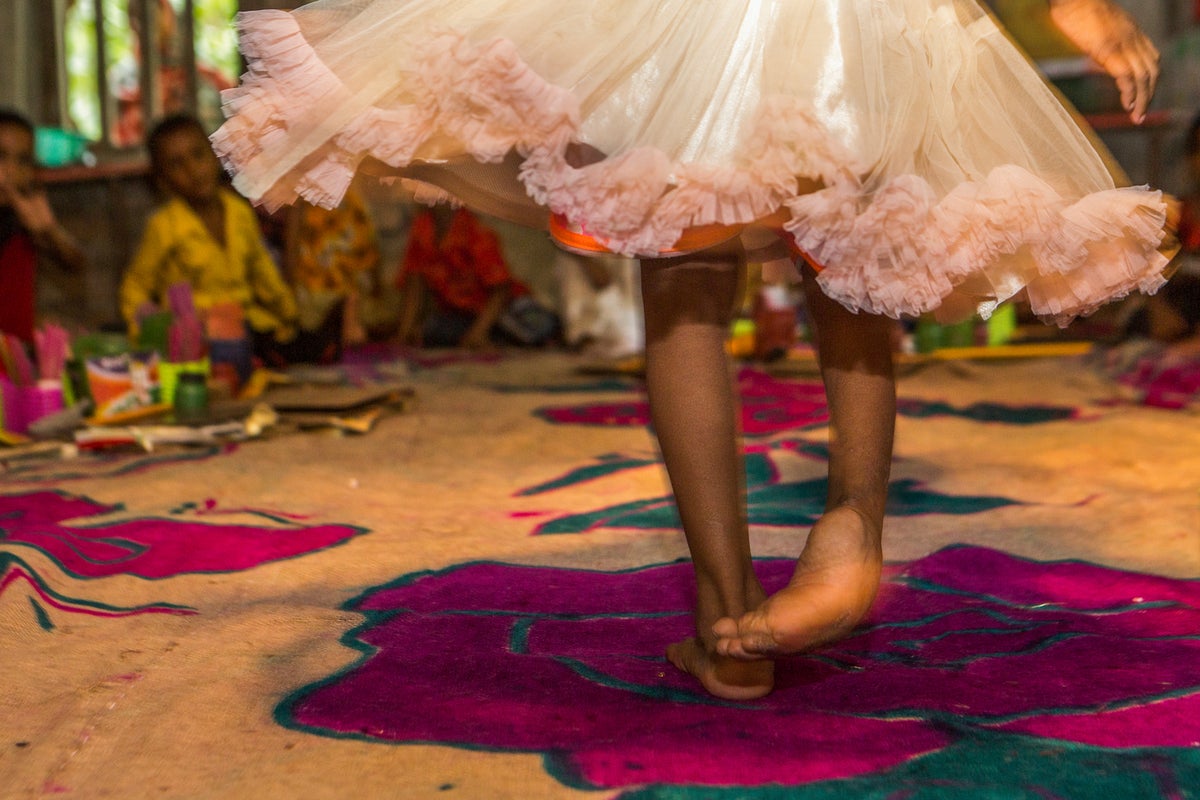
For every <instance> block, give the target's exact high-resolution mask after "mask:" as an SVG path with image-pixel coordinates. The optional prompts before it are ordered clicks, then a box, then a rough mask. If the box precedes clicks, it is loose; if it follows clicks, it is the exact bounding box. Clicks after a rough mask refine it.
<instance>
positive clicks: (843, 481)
mask: <svg viewBox="0 0 1200 800" xmlns="http://www.w3.org/2000/svg"><path fill="white" fill-rule="evenodd" d="M804 288H805V298H806V302H807V304H808V311H809V314H810V316H811V318H812V320H813V323H814V326H815V328H816V336H817V353H818V356H819V359H820V366H821V377H822V379H823V380H824V382H825V391H826V395H827V397H828V401H829V414H830V457H829V494H828V496H827V498H826V503H825V513H824V515H823V516H822V517H821V519H820V520H818V522H817V524H816V525H814V526H813V529H812V531H811V532H810V533H809V536H808V541H807V542H806V543H805V546H804V550H803V552H802V553H801V554H800V558H799V560H798V561H797V563H796V570H795V572H794V573H793V575H792V579H791V581H790V582H789V583H788V585H787V586H786V587H785V588H784V589H782V590H780V591H779V592H777V593H776V594H774V595H772V596H771V597H770V598H768V599H767V601H766V602H764V603H763V604H762V605H761V606H760V607H758V608H757V609H755V610H753V611H751V612H750V613H748V614H743V615H742V616H741V617H737V616H732V615H731V616H730V617H729V618H726V619H722V620H720V621H719V622H718V623H717V625H716V629H715V630H716V633H717V636H718V644H717V650H718V652H720V653H721V654H724V655H729V656H733V657H736V658H750V659H754V658H761V657H763V656H768V655H771V654H779V653H795V652H799V651H803V650H807V649H810V648H812V647H816V646H817V645H820V644H822V643H824V642H829V641H832V640H835V639H839V638H841V637H843V636H845V635H846V634H848V633H849V632H850V631H851V630H852V629H853V628H854V626H855V625H857V624H858V623H859V622H860V621H861V620H862V618H863V617H864V616H865V615H866V613H867V611H868V610H869V609H870V607H871V603H872V602H873V601H874V599H875V592H876V590H877V589H878V587H879V576H880V570H881V566H882V563H883V553H882V531H883V516H884V507H885V505H886V503H887V486H888V475H889V472H890V469H891V461H892V438H893V433H894V431H895V418H896V382H895V376H894V373H893V368H892V344H891V343H892V332H893V327H894V326H895V322H894V321H892V320H890V319H887V318H885V317H877V316H872V315H869V314H862V313H860V314H853V313H851V312H849V311H847V310H846V309H845V308H843V307H842V306H841V305H839V304H838V303H836V302H834V301H833V300H830V299H829V298H828V297H826V296H825V294H824V293H823V292H821V290H820V288H819V287H818V286H817V283H816V278H815V276H814V275H813V274H812V272H811V270H808V269H806V270H805V274H804Z"/></svg>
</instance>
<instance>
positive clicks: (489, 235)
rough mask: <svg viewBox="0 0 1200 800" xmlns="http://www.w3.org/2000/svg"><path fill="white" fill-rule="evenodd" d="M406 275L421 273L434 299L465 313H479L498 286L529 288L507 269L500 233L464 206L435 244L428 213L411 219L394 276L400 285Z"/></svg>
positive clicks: (518, 290)
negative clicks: (406, 245)
mask: <svg viewBox="0 0 1200 800" xmlns="http://www.w3.org/2000/svg"><path fill="white" fill-rule="evenodd" d="M411 273H416V274H417V275H420V276H421V278H422V279H423V280H424V281H425V284H426V286H428V287H429V290H430V292H432V293H433V295H434V296H435V297H436V298H437V300H438V302H439V303H441V304H442V305H444V306H448V307H449V308H453V309H456V310H458V311H464V312H467V313H470V314H478V313H479V312H480V311H482V310H483V308H484V306H485V305H486V304H487V300H488V296H489V295H490V294H491V293H492V291H493V290H494V289H496V288H497V287H499V286H508V287H509V291H510V293H511V294H512V295H513V296H514V297H515V296H518V295H522V294H525V293H526V292H527V291H528V290H527V289H526V288H525V287H524V286H522V285H521V284H520V283H519V282H518V281H517V280H516V279H514V278H513V277H512V275H511V274H510V273H509V271H508V265H507V264H506V263H505V261H504V254H503V253H502V252H501V250H500V239H499V237H497V236H496V234H495V232H494V231H492V229H491V228H489V227H487V226H486V225H484V224H483V223H482V222H480V221H479V219H478V218H477V217H476V216H475V215H474V214H472V213H471V212H470V211H468V210H466V209H459V210H457V211H455V212H454V216H453V218H452V219H451V222H450V228H449V230H447V231H446V235H445V236H444V237H442V240H441V241H440V242H439V241H438V240H437V226H436V224H435V223H434V215H433V212H431V211H423V212H422V213H421V214H419V215H418V216H417V218H416V219H415V220H413V224H412V230H411V231H409V238H408V249H407V250H406V251H405V253H404V262H403V263H402V264H401V268H400V274H399V276H398V280H399V282H400V285H401V286H403V284H404V280H405V278H407V277H408V275H409V274H411Z"/></svg>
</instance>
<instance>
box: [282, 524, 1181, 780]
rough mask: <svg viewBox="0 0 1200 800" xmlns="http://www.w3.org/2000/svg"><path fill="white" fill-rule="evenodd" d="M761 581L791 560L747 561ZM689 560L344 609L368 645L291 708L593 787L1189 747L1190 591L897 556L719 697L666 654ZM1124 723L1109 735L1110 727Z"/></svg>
mask: <svg viewBox="0 0 1200 800" xmlns="http://www.w3.org/2000/svg"><path fill="white" fill-rule="evenodd" d="M757 567H758V569H759V571H760V575H761V577H762V578H763V581H764V584H765V585H766V586H767V587H768V590H770V589H771V588H773V587H778V586H780V585H781V584H782V583H784V582H786V580H787V578H788V576H789V574H790V572H791V567H792V565H791V563H789V562H788V561H786V560H771V561H763V562H758V563H757ZM690 581H691V575H690V567H689V566H688V565H686V564H672V565H667V566H657V567H649V568H645V569H638V570H633V571H628V572H619V573H609V572H589V571H583V570H566V569H550V568H540V567H526V566H515V565H508V564H495V563H478V564H468V565H465V566H462V567H459V568H452V569H448V570H444V571H441V572H437V573H422V574H416V575H412V576H409V577H407V578H403V579H401V580H399V581H397V582H395V583H394V584H390V585H388V586H384V587H381V588H379V589H376V590H372V591H370V592H368V593H367V594H366V595H364V596H363V597H362V598H360V599H359V600H357V601H355V602H353V603H351V604H350V605H349V607H350V608H351V609H353V610H357V611H360V612H363V613H365V614H366V615H367V622H366V623H365V624H364V625H363V626H362V627H360V628H359V629H357V630H356V631H354V632H353V633H352V634H351V635H349V636H348V637H347V641H348V643H350V644H352V645H354V646H356V647H360V648H362V649H363V650H364V652H365V653H366V655H364V657H363V659H362V660H361V661H360V662H359V663H358V664H356V665H354V666H353V667H351V668H349V669H347V670H346V671H345V672H344V673H342V674H340V675H338V676H334V677H333V678H330V679H328V680H326V681H322V682H321V683H320V684H317V685H315V686H312V687H309V688H308V689H305V690H303V691H301V692H299V693H298V694H297V695H296V696H295V697H294V698H293V699H292V700H290V701H289V702H288V703H287V704H285V706H284V708H283V709H282V712H283V714H282V716H283V717H284V718H285V719H287V720H288V721H289V722H291V723H293V724H295V725H298V726H302V727H305V728H307V729H315V730H318V731H323V732H329V733H331V734H335V735H347V734H356V735H361V736H366V737H370V738H378V739H384V740H390V741H404V742H436V743H445V744H457V745H462V746H468V747H482V748H489V749H497V750H513V751H533V752H542V753H545V754H546V755H547V757H548V758H549V759H550V761H551V763H552V769H554V770H556V771H562V772H563V773H564V774H567V775H570V776H571V778H572V780H574V781H577V782H580V783H582V784H584V785H588V786H595V787H619V786H629V785H642V784H652V783H668V784H709V785H724V784H730V785H736V784H737V783H738V782H740V781H743V780H745V779H746V776H753V780H754V781H755V783H756V784H757V783H763V784H770V783H782V784H798V783H804V782H809V781H815V780H827V779H835V778H841V777H850V776H854V775H862V774H865V773H869V772H874V771H876V770H879V769H884V768H886V767H888V766H891V765H895V764H898V763H901V762H903V761H905V760H907V759H909V758H912V757H914V756H916V755H919V754H922V753H928V752H931V751H934V750H937V749H940V748H942V747H945V746H947V745H949V744H950V743H951V742H952V741H953V740H954V738H955V737H956V736H958V735H961V734H958V733H955V731H969V730H971V729H974V730H1019V731H1022V732H1026V733H1029V734H1032V735H1044V736H1053V737H1056V738H1066V739H1069V740H1073V741H1078V742H1083V743H1101V744H1104V743H1109V742H1115V741H1117V736H1118V734H1119V733H1120V736H1121V738H1120V740H1119V741H1120V745H1121V746H1124V747H1137V746H1143V745H1144V746H1173V745H1179V746H1188V745H1189V744H1190V743H1193V742H1196V741H1197V740H1200V713H1196V712H1197V702H1198V700H1197V698H1200V673H1198V672H1197V670H1196V669H1195V665H1196V664H1197V663H1200V609H1198V608H1197V598H1198V597H1200V592H1198V591H1197V589H1198V586H1197V582H1195V581H1183V580H1171V579H1166V578H1158V577H1150V576H1146V575H1139V574H1136V573H1129V572H1122V571H1119V570H1112V569H1106V568H1102V567H1097V566H1094V565H1089V564H1083V563H1038V562H1033V561H1027V560H1023V559H1019V558H1014V557H1012V556H1009V555H1006V554H1003V553H999V552H996V551H992V550H987V549H983V548H975V547H955V548H950V549H947V550H943V551H940V552H938V553H935V554H933V555H931V556H928V557H926V558H924V559H921V560H919V561H915V562H912V563H910V564H907V565H899V566H893V567H890V568H889V569H888V570H887V572H886V575H885V584H884V587H883V590H882V591H881V593H880V599H879V601H878V602H877V604H876V607H875V608H874V609H873V611H872V613H871V616H870V619H869V620H868V622H867V624H866V625H865V626H864V627H863V628H862V629H861V630H860V631H859V632H858V633H856V635H854V636H852V637H851V638H849V639H846V640H844V641H843V642H840V643H838V644H836V645H833V646H831V647H828V648H825V649H823V650H821V651H820V652H818V653H815V654H811V655H808V656H804V657H795V658H790V659H784V660H782V661H781V662H780V664H779V668H778V673H777V688H776V691H775V692H774V693H773V694H771V695H770V696H769V697H767V698H765V699H764V700H761V701H758V702H754V703H744V704H732V703H722V702H719V701H717V700H714V699H713V698H711V697H709V696H707V695H705V694H704V693H703V692H702V691H700V690H699V689H698V687H697V686H696V685H695V683H694V682H693V681H692V680H691V679H690V678H688V677H686V676H684V675H681V674H680V673H678V672H677V671H676V670H674V668H672V667H671V666H670V665H668V664H667V662H666V661H665V660H664V658H663V656H662V651H663V647H664V645H665V644H667V643H669V642H671V641H675V640H678V639H681V638H684V637H686V636H687V635H689V633H690V630H691V618H690V613H689V612H688V608H689V606H690V599H689V594H690V589H689V586H690ZM1122 725H1124V726H1125V727H1124V728H1122V727H1121V726H1122Z"/></svg>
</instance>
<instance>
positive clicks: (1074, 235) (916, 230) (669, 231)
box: [213, 12, 1166, 324]
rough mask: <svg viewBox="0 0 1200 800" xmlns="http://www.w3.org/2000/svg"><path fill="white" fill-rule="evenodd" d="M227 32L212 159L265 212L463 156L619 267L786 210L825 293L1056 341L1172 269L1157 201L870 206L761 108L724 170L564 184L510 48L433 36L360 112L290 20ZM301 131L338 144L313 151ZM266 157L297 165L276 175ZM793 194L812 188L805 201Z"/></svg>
mask: <svg viewBox="0 0 1200 800" xmlns="http://www.w3.org/2000/svg"><path fill="white" fill-rule="evenodd" d="M239 22H240V24H241V32H242V46H243V51H244V53H245V55H246V58H247V60H248V62H249V64H250V69H249V72H248V73H247V75H246V76H245V79H244V81H243V84H242V86H241V87H239V88H238V89H234V90H231V91H229V92H227V93H226V94H225V95H224V97H223V99H224V101H225V105H226V111H227V114H229V115H230V117H231V118H230V120H229V121H228V122H227V123H226V124H225V125H224V126H223V127H222V128H221V129H220V131H218V132H217V133H216V134H215V135H214V137H213V143H214V146H215V148H216V150H217V152H218V154H219V155H220V156H221V158H222V159H223V160H224V161H225V163H226V164H227V166H228V167H229V168H230V169H231V170H232V171H233V172H234V173H235V174H236V175H237V178H236V185H237V186H238V188H239V189H240V190H241V191H243V193H245V194H247V196H249V197H251V198H252V199H255V200H257V201H259V202H262V203H264V204H266V205H268V206H271V207H274V206H279V205H282V204H286V203H290V202H292V201H294V200H295V198H296V196H297V195H300V196H303V197H305V198H306V199H308V200H310V201H312V202H314V203H317V204H319V205H325V206H332V205H336V204H337V202H339V201H340V198H341V196H342V195H343V194H344V192H345V190H346V188H347V187H348V185H349V183H350V180H351V178H352V177H353V175H354V173H355V171H356V169H357V167H358V165H359V163H360V161H361V160H362V159H363V158H364V157H366V156H371V157H374V158H376V159H379V160H380V161H382V162H384V163H386V164H388V165H390V166H391V167H393V168H396V169H397V170H402V169H403V168H404V167H407V166H409V165H410V164H413V163H414V162H430V163H436V162H437V161H439V160H444V159H445V158H447V157H450V156H457V155H459V154H463V153H465V154H468V155H470V156H472V157H474V158H475V159H477V160H478V161H481V162H498V161H501V160H502V159H504V157H505V156H506V154H508V153H509V152H516V153H518V154H519V155H520V156H522V157H523V159H524V160H523V163H522V164H521V167H520V172H519V177H520V180H521V181H522V183H523V184H524V185H525V188H526V190H527V191H528V194H529V195H530V197H531V198H532V199H533V200H534V201H536V202H537V203H539V204H541V205H543V206H546V207H547V208H549V209H550V210H551V211H553V212H554V213H557V214H562V215H564V216H565V217H567V218H568V219H569V220H571V221H572V222H573V223H575V224H577V225H579V226H580V227H581V228H582V229H584V230H586V231H588V232H589V233H590V234H591V235H593V236H595V237H596V238H598V239H600V240H602V241H604V242H605V244H606V245H607V246H608V247H609V248H610V249H612V250H614V251H615V252H618V253H623V254H626V255H633V256H636V255H643V256H644V255H653V254H657V253H660V252H663V251H665V250H668V249H669V248H671V247H672V245H674V244H675V243H676V241H678V239H679V237H680V235H681V234H682V233H683V231H684V230H685V229H687V228H689V227H692V226H696V225H707V224H713V223H716V224H724V225H736V224H750V223H753V222H754V221H755V220H758V219H761V218H763V217H766V216H768V215H770V214H772V213H774V212H775V211H777V210H778V209H780V208H784V207H786V208H787V209H788V210H789V211H790V212H791V215H792V219H791V221H790V222H789V223H788V224H787V226H786V227H787V229H788V231H789V232H790V233H791V234H792V235H793V236H794V237H795V239H796V242H797V244H798V245H799V246H800V248H801V249H802V250H804V251H805V252H806V253H808V254H809V255H811V256H812V257H813V258H814V259H815V260H817V261H818V262H820V263H821V264H823V265H825V270H824V271H823V272H822V273H821V282H822V284H823V286H824V288H825V290H826V291H827V292H828V293H829V294H830V295H831V296H833V297H835V298H836V299H838V300H839V301H840V302H842V303H843V304H845V305H847V306H848V307H851V308H854V309H861V310H865V311H869V312H873V313H882V314H887V315H890V316H899V315H902V314H909V315H912V314H921V313H925V312H927V311H931V310H933V309H936V308H938V307H939V306H941V305H942V304H943V302H944V301H945V300H946V298H948V297H950V296H951V295H952V294H954V293H956V292H962V291H963V290H965V289H968V287H969V291H971V292H973V293H977V294H978V296H979V298H980V299H981V300H986V298H989V297H991V298H998V299H1001V300H1002V299H1005V298H1006V297H1007V296H1009V295H1011V294H1013V293H1014V292H1016V291H1018V290H1019V289H1020V288H1021V287H1023V286H1024V287H1026V289H1027V291H1028V297H1029V300H1030V301H1031V303H1032V304H1033V308H1034V311H1035V313H1037V314H1039V315H1041V316H1043V317H1045V318H1048V319H1052V320H1055V321H1058V322H1060V323H1064V324H1065V322H1066V321H1069V320H1070V319H1071V318H1073V317H1075V316H1077V315H1080V314H1086V313H1089V312H1090V311H1092V310H1094V309H1095V308H1096V307H1098V306H1099V305H1101V304H1102V303H1104V302H1106V301H1108V300H1110V299H1112V298H1114V297H1119V296H1123V295H1125V294H1127V293H1129V292H1130V291H1133V290H1135V289H1137V290H1141V291H1149V292H1152V291H1154V290H1155V289H1157V288H1158V286H1160V285H1161V284H1162V283H1163V278H1162V274H1161V273H1162V270H1163V268H1164V267H1165V266H1166V259H1165V258H1164V257H1163V256H1162V255H1160V254H1159V253H1157V252H1156V249H1157V247H1158V246H1159V244H1160V242H1161V240H1162V237H1163V225H1164V223H1165V217H1166V209H1165V205H1164V203H1163V201H1162V198H1161V195H1160V194H1159V193H1158V192H1150V191H1146V190H1142V189H1115V190H1110V191H1103V192H1099V193H1096V194H1093V195H1090V196H1088V197H1084V198H1082V199H1080V200H1077V201H1074V202H1072V201H1069V200H1067V199H1064V198H1063V197H1061V196H1060V195H1059V194H1058V192H1057V191H1055V189H1054V188H1053V187H1051V186H1050V185H1049V184H1047V183H1046V182H1045V181H1043V180H1041V179H1040V178H1038V177H1036V176H1034V175H1032V174H1031V173H1029V172H1028V171H1026V170H1024V169H1022V168H1019V167H1016V166H1007V167H1000V168H997V169H996V170H994V171H993V172H992V173H991V174H990V175H988V176H987V177H986V178H985V179H983V180H981V181H978V182H968V183H964V184H961V185H960V186H958V187H956V188H955V189H954V190H953V191H951V192H950V193H949V194H947V195H946V196H944V197H942V198H941V199H940V200H939V199H938V197H937V196H936V194H935V193H934V191H933V190H932V189H931V188H930V187H929V186H928V184H926V183H925V181H924V180H923V179H922V178H920V177H917V176H913V175H906V176H900V177H897V178H895V179H893V180H891V181H890V182H889V183H887V184H886V185H884V186H881V187H874V189H873V191H872V192H867V191H865V190H864V188H863V186H862V185H861V183H860V182H859V180H858V178H857V177H856V176H858V175H862V174H865V173H866V171H867V170H866V168H865V166H864V165H860V164H857V163H855V161H854V158H853V157H852V155H851V154H850V153H849V152H848V151H846V150H845V149H844V148H842V147H841V146H840V145H839V144H838V143H837V142H836V141H835V140H834V139H833V138H832V137H830V136H829V135H828V133H827V132H826V131H825V130H824V128H823V127H822V125H821V124H820V122H819V120H818V119H817V118H816V117H815V116H814V115H813V114H812V113H811V112H810V111H809V110H808V109H805V108H802V107H799V106H798V105H797V104H796V103H794V102H792V101H790V100H786V99H774V100H769V101H767V102H765V103H764V104H763V109H762V110H761V112H760V116H759V118H758V120H757V124H756V125H755V127H754V129H753V131H752V132H751V135H750V136H749V137H748V139H747V143H746V146H745V150H744V153H743V154H742V156H741V158H740V159H738V160H735V163H732V164H728V165H719V166H718V165H705V164H679V163H672V162H671V161H670V159H669V158H667V157H666V156H665V155H664V154H663V153H661V152H659V151H657V150H655V149H653V148H649V147H644V148H638V149H635V150H631V151H629V152H625V153H622V154H619V155H616V156H613V157H610V158H606V159H604V160H602V161H599V162H596V163H593V164H590V165H587V166H583V167H575V166H572V165H571V164H570V163H568V161H567V156H566V154H567V151H568V147H569V146H570V145H571V144H572V143H573V142H574V141H576V139H577V132H578V130H579V109H578V104H577V102H576V100H575V98H574V97H573V96H572V95H571V94H570V92H568V91H566V90H565V89H562V88H560V87H557V86H554V85H552V84H550V83H548V82H547V81H545V80H544V79H543V78H541V77H540V76H539V75H537V74H536V73H535V72H534V71H533V70H532V69H531V68H530V67H529V66H528V65H527V64H525V62H524V61H522V60H521V58H520V56H519V54H518V53H517V50H516V47H515V45H513V44H512V43H511V42H508V41H506V40H502V39H496V40H491V41H487V42H482V43H474V42H471V41H468V40H467V39H465V38H464V37H463V36H461V35H460V34H458V33H455V32H453V31H443V32H438V33H436V34H435V35H433V36H432V37H430V38H428V39H426V40H424V44H423V49H422V50H421V51H420V53H418V54H417V56H416V58H415V59H414V60H413V61H412V62H411V63H412V65H413V70H412V72H410V73H405V74H404V76H403V79H404V96H403V98H402V99H394V98H392V97H389V92H390V91H392V90H394V88H395V87H394V85H393V86H389V87H385V88H381V89H380V90H379V92H378V94H379V96H378V97H370V98H368V99H367V101H366V102H365V103H364V102H363V101H362V100H361V99H359V105H358V106H355V105H354V104H353V102H350V101H351V93H350V91H349V90H348V89H347V88H346V87H345V86H343V85H342V84H341V82H340V81H339V80H338V78H337V77H336V76H335V75H334V74H333V73H332V72H331V71H329V70H328V69H327V68H326V67H325V66H324V65H323V64H322V63H321V61H320V59H319V57H318V56H317V54H316V53H315V52H314V51H313V50H312V48H311V47H310V46H309V44H308V43H307V42H306V41H305V40H304V37H303V35H302V33H301V32H300V30H299V28H298V27H297V25H296V23H295V21H294V20H293V18H292V17H291V16H290V15H289V14H287V13H285V12H257V13H254V14H247V15H241V16H240V17H239ZM391 80H392V81H393V83H394V82H395V81H397V80H399V78H398V77H397V76H392V78H391ZM389 101H391V102H389ZM331 108H332V109H338V108H350V109H351V111H349V112H346V113H348V114H349V116H348V118H347V119H346V120H345V121H344V122H341V121H340V120H334V123H337V122H341V124H340V125H339V124H334V123H331V122H330V119H329V116H330V115H329V112H327V111H326V109H331ZM355 108H363V109H364V110H359V111H355V110H353V109H355ZM335 113H336V112H335ZM309 130H318V131H320V130H332V131H333V133H331V134H330V135H328V136H326V135H320V134H319V135H317V139H316V140H315V141H311V142H308V141H306V140H305V138H304V137H305V135H306V134H305V131H309ZM306 150H307V151H308V152H307V154H304V152H305V151H306ZM280 151H282V152H284V153H287V152H300V153H301V154H304V155H303V158H302V159H301V160H300V161H299V162H298V163H295V164H286V165H284V166H277V167H273V166H272V164H273V162H275V161H277V160H278V159H277V158H276V156H277V153H278V152H280ZM448 154H449V155H448ZM803 178H807V179H809V180H817V181H820V182H821V183H822V184H823V185H824V186H825V187H826V188H824V189H821V190H819V191H816V192H811V193H805V192H803V191H802V187H801V184H800V181H801V179H803ZM805 188H807V187H805ZM1118 231H1119V233H1118ZM981 276H982V277H983V278H986V280H985V281H982V282H983V283H985V284H988V285H985V286H984V287H982V289H980V287H979V284H980V283H981V280H980V278H981ZM980 307H981V308H985V309H986V303H985V304H984V305H981V306H980Z"/></svg>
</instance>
